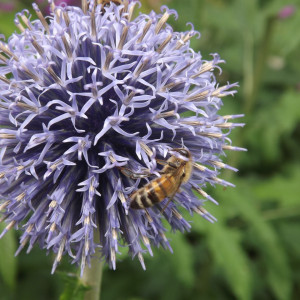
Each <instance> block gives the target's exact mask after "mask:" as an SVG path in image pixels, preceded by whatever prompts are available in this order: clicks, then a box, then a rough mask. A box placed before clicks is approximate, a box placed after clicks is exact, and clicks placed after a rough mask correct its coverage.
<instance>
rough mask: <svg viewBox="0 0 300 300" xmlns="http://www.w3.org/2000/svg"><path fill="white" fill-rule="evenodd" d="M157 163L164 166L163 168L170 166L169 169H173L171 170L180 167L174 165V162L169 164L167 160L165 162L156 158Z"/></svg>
mask: <svg viewBox="0 0 300 300" xmlns="http://www.w3.org/2000/svg"><path fill="white" fill-rule="evenodd" d="M156 162H157V163H158V164H160V165H163V166H169V167H171V168H174V169H177V168H178V166H177V165H175V164H174V163H172V162H170V161H169V162H168V161H165V160H163V159H158V158H156Z"/></svg>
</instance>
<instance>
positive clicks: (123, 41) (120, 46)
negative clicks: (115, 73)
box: [118, 26, 129, 50]
mask: <svg viewBox="0 0 300 300" xmlns="http://www.w3.org/2000/svg"><path fill="white" fill-rule="evenodd" d="M128 29H129V28H128V26H124V27H123V31H122V34H121V38H120V41H119V45H118V50H121V49H122V48H123V46H124V43H125V40H126V37H127V34H128Z"/></svg>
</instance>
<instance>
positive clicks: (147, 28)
mask: <svg viewBox="0 0 300 300" xmlns="http://www.w3.org/2000/svg"><path fill="white" fill-rule="evenodd" d="M151 25H152V20H151V19H150V20H149V21H148V22H147V24H146V25H145V27H144V29H143V33H142V35H141V36H140V37H139V38H138V40H137V41H136V42H137V43H140V42H141V41H142V40H143V38H144V37H145V35H146V34H147V32H148V30H149V29H150V27H151Z"/></svg>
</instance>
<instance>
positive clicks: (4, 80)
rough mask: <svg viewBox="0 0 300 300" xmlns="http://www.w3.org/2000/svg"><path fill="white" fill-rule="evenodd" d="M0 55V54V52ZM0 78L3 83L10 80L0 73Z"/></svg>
mask: <svg viewBox="0 0 300 300" xmlns="http://www.w3.org/2000/svg"><path fill="white" fill-rule="evenodd" d="M0 55H1V54H0ZM0 80H1V81H3V82H5V83H7V84H10V80H9V79H7V78H6V77H4V76H1V75H0Z"/></svg>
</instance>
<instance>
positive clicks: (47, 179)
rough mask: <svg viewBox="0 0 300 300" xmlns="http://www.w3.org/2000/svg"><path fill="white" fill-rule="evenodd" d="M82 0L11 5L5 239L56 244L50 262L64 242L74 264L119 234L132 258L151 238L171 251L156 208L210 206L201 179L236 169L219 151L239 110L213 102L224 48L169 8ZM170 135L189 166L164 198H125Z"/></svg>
mask: <svg viewBox="0 0 300 300" xmlns="http://www.w3.org/2000/svg"><path fill="white" fill-rule="evenodd" d="M82 3H83V4H82V8H79V7H72V6H55V4H54V2H53V1H50V4H51V8H52V12H53V13H52V16H51V17H49V18H47V19H45V17H44V16H43V14H42V13H41V11H40V10H39V8H38V6H37V5H36V4H33V8H34V10H35V12H36V15H37V17H38V18H37V19H36V20H34V21H31V16H30V15H29V12H28V11H26V10H25V11H23V12H22V13H20V14H17V16H16V19H15V23H16V26H17V27H18V29H19V31H20V33H15V34H13V35H12V36H11V37H10V38H9V39H8V42H7V43H5V42H4V41H1V42H0V147H1V150H0V196H1V204H0V210H1V211H2V220H5V222H7V226H6V228H5V230H4V231H3V232H2V234H1V236H3V235H4V234H5V233H6V232H7V231H8V230H9V229H10V228H13V227H15V228H17V227H20V228H21V229H22V231H23V234H22V236H21V238H20V247H19V249H18V251H17V253H18V252H20V251H21V250H22V249H23V248H24V247H25V246H26V245H28V251H30V249H31V248H32V247H33V245H34V244H35V243H38V244H40V245H41V247H43V248H46V249H49V250H52V251H53V252H55V253H56V254H57V255H56V259H55V262H54V265H53V271H54V270H55V268H56V266H57V264H58V263H59V262H60V260H61V258H62V255H64V254H68V255H69V256H70V257H71V258H72V260H73V262H75V263H79V264H80V265H81V270H83V269H84V267H85V265H86V263H89V261H90V258H91V256H92V255H93V254H94V253H95V252H96V251H98V249H100V251H101V253H102V255H103V257H105V259H106V261H107V262H108V263H109V265H110V266H111V267H112V268H115V267H116V257H117V254H118V253H119V247H120V245H122V246H125V247H128V249H129V253H130V254H131V255H132V256H133V257H134V256H137V257H138V258H139V260H140V262H141V264H142V266H143V267H144V261H143V256H142V254H143V253H145V252H149V253H150V254H152V250H151V246H159V245H161V246H163V247H164V248H169V249H170V250H171V251H172V249H171V246H170V244H169V242H168V239H167V238H166V236H165V232H166V230H167V228H165V226H164V225H163V222H162V220H163V219H166V220H167V222H168V223H169V224H170V227H171V228H172V229H173V230H180V231H182V232H183V231H186V230H189V229H190V224H189V223H188V222H187V221H186V220H185V219H184V218H183V216H182V215H181V213H180V209H183V210H187V211H188V212H189V213H191V214H193V213H194V212H195V213H197V214H199V215H201V216H202V217H204V218H205V219H207V220H209V221H212V222H213V221H214V220H215V218H214V217H213V216H212V215H210V214H209V213H208V212H207V211H206V210H205V209H204V208H203V204H204V202H205V201H206V200H210V201H212V202H214V203H217V202H216V201H215V200H214V199H213V198H212V197H210V196H209V195H208V194H207V193H206V192H205V191H204V190H203V188H205V186H206V185H215V184H221V185H224V186H226V185H231V184H230V183H228V182H226V181H224V180H222V179H219V178H218V177H217V176H218V174H219V170H220V169H221V168H230V169H232V170H234V171H236V169H234V168H232V167H230V166H228V165H226V164H224V163H223V162H222V161H221V158H220V157H221V156H222V155H224V150H243V149H242V148H238V147H234V146H232V145H231V141H230V139H229V138H228V135H229V133H230V131H231V129H232V128H234V127H236V126H243V124H241V123H233V122H231V121H230V119H234V118H237V117H240V116H241V115H227V116H221V115H219V114H218V111H219V109H220V107H221V106H222V101H221V98H222V97H224V96H227V95H232V94H233V93H234V92H235V91H233V90H231V89H232V88H233V87H235V86H236V84H228V85H226V86H221V87H219V86H218V84H217V82H216V78H215V76H214V74H213V70H214V69H219V70H220V67H219V66H218V65H219V64H220V63H221V62H223V61H222V60H221V59H220V58H219V56H218V55H217V54H213V55H212V60H204V59H202V57H201V54H200V53H196V52H194V51H193V50H192V49H191V48H190V47H189V40H190V39H191V38H192V37H193V36H195V35H196V36H197V35H199V33H198V32H196V31H195V30H194V29H193V27H191V30H189V31H187V32H183V33H180V32H174V31H173V29H172V27H171V26H170V25H168V24H167V20H168V18H169V17H170V16H171V15H174V16H175V17H177V14H176V12H175V11H174V10H171V9H168V8H167V7H163V8H162V11H163V13H162V14H156V13H154V12H151V13H150V14H149V15H146V14H139V15H138V16H137V17H136V18H135V19H134V18H133V10H134V8H135V6H137V4H139V3H138V2H136V1H131V2H130V3H128V1H126V0H124V1H123V3H122V4H121V5H117V4H115V3H111V4H110V5H106V6H101V5H96V4H94V2H93V1H90V2H89V3H87V1H82ZM174 148H186V149H188V150H189V151H190V153H191V155H192V157H193V172H192V176H191V178H190V180H189V181H188V182H187V183H185V184H183V185H182V186H181V189H180V191H178V193H177V194H176V195H175V197H174V199H173V201H171V202H170V203H169V204H168V205H167V206H166V208H165V209H163V208H164V205H165V204H166V202H167V201H168V199H165V200H164V201H162V202H161V203H159V204H156V205H154V206H152V207H151V208H149V209H147V210H144V209H135V210H134V209H132V208H130V205H129V203H130V195H131V194H132V192H134V191H135V190H136V189H137V188H139V187H141V186H143V185H145V184H146V183H147V182H148V181H149V180H152V179H153V178H156V177H157V176H159V173H158V172H159V170H160V168H161V167H160V166H159V165H158V164H157V161H158V159H160V160H167V159H168V157H170V153H171V152H172V149H174ZM122 168H124V170H131V172H132V173H137V174H138V173H145V172H148V173H149V177H147V178H138V176H137V177H136V178H134V177H132V176H131V177H128V176H126V174H124V173H126V172H122ZM125 168H126V169H125ZM196 193H197V194H198V196H196ZM199 195H200V196H201V197H200V199H199ZM201 198H202V199H201ZM162 210H163V212H161V211H162Z"/></svg>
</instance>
